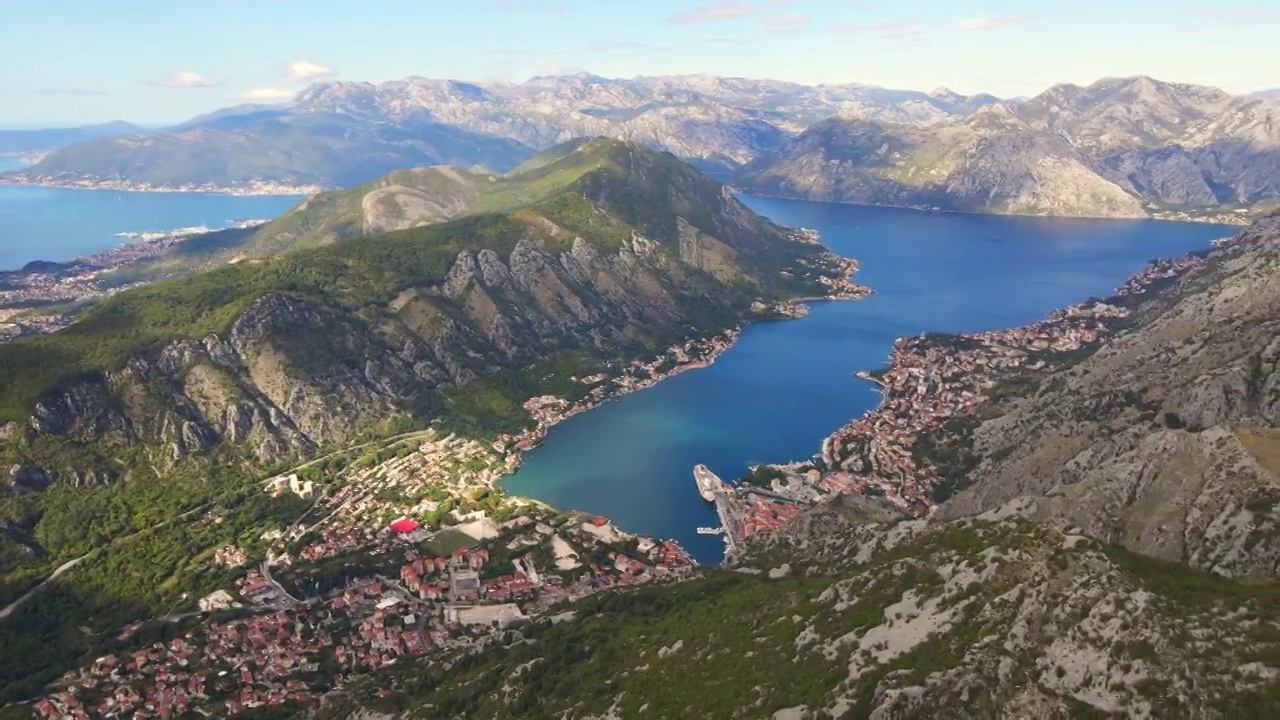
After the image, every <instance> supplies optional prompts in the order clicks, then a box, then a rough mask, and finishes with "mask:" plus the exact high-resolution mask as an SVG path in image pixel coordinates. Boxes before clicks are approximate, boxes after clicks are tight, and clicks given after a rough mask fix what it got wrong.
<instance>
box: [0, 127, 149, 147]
mask: <svg viewBox="0 0 1280 720" xmlns="http://www.w3.org/2000/svg"><path fill="white" fill-rule="evenodd" d="M142 131H143V129H142V128H141V127H139V126H137V125H134V124H133V123H127V122H119V121H117V122H109V123H103V124H101V125H85V126H82V127H72V128H50V129H47V130H0V153H5V154H18V153H36V152H47V151H49V150H55V149H57V148H60V147H64V146H66V145H72V144H74V143H78V142H84V141H86V140H95V139H98V138H105V137H112V136H115V135H133V134H137V133H140V132H142Z"/></svg>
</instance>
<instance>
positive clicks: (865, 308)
mask: <svg viewBox="0 0 1280 720" xmlns="http://www.w3.org/2000/svg"><path fill="white" fill-rule="evenodd" d="M746 200H747V203H748V204H749V205H750V206H751V207H752V208H753V209H755V210H756V211H757V212H760V213H762V214H764V215H767V216H769V217H771V218H773V219H774V220H777V221H778V222H781V223H783V224H786V225H793V226H802V227H810V228H815V229H817V230H818V231H819V232H820V233H821V234H822V241H823V242H824V243H825V244H826V245H827V246H828V247H830V248H831V249H832V250H834V251H835V252H837V253H840V254H841V255H845V256H848V257H854V258H858V259H859V260H861V261H862V272H861V273H859V275H858V277H857V279H858V281H859V282H862V283H863V284H866V285H870V286H871V287H872V288H874V289H875V291H876V294H875V295H873V296H871V297H870V298H868V299H866V300H862V301H857V302H823V303H815V304H814V305H813V308H812V312H811V313H810V314H809V316H808V317H806V318H803V319H801V320H792V321H783V322H771V323H762V324H756V325H752V326H750V327H748V328H747V329H746V331H745V332H743V334H742V338H741V339H740V341H739V342H738V344H737V345H736V346H735V347H734V348H732V349H731V350H729V351H728V352H726V353H725V354H724V355H722V356H721V357H720V359H719V360H718V361H717V362H716V363H715V364H714V365H712V366H711V367H710V368H707V369H704V370H697V371H694V372H689V373H685V374H682V375H678V376H676V377H674V378H671V379H669V380H667V381H665V382H662V383H659V384H658V385H657V386H655V387H653V388H650V389H649V390H645V391H643V392H640V393H636V394H633V395H628V396H626V397H623V398H620V399H618V400H615V401H613V402H611V403H608V404H606V405H604V406H603V407H600V408H598V409H596V410H593V411H591V412H588V413H584V414H582V415H578V416H576V417H573V418H570V419H569V420H567V421H565V422H564V423H561V424H560V425H557V426H556V427H555V428H553V429H552V430H551V432H550V433H549V434H548V436H547V439H546V442H545V443H544V444H543V445H542V446H541V447H538V448H536V449H534V450H533V451H531V452H529V453H528V454H527V455H525V458H524V464H523V466H522V467H521V469H520V470H519V472H517V473H516V474H515V475H513V476H512V477H510V478H508V479H507V480H506V481H505V487H506V488H507V489H508V490H509V491H511V492H513V493H516V494H519V495H526V496H531V497H535V498H538V499H541V500H544V501H546V502H549V503H551V504H552V505H555V506H557V507H560V508H564V509H578V510H585V511H589V512H593V513H598V514H600V515H604V516H606V517H609V518H611V519H612V520H614V521H615V522H616V523H617V524H618V525H619V527H621V528H622V529H624V530H628V531H631V532H639V533H645V534H649V535H655V536H659V537H671V538H676V539H678V540H679V541H680V542H681V543H682V544H683V545H684V546H685V548H687V549H688V550H690V552H692V553H693V554H694V556H695V557H697V558H698V560H699V561H700V562H703V563H704V564H713V563H716V562H719V561H720V559H721V558H722V556H723V544H722V542H721V541H720V540H719V539H718V538H716V537H707V536H702V535H698V534H696V533H695V528H696V527H697V526H699V525H716V524H717V521H716V516H715V512H714V511H713V510H712V509H711V506H710V505H708V504H706V503H704V502H703V501H702V500H701V499H700V498H699V497H698V495H697V492H696V490H695V488H694V484H693V477H692V468H693V466H694V465H695V464H696V463H700V462H701V463H706V464H707V465H708V466H710V467H711V469H712V470H714V471H715V472H717V473H719V474H720V475H721V476H722V477H724V478H726V479H728V478H734V477H738V476H740V475H741V474H742V473H744V472H745V471H746V469H747V467H748V465H751V464H754V463H757V462H783V461H788V460H800V459H804V458H807V457H809V456H810V455H812V454H813V453H814V452H815V451H817V449H818V447H819V444H820V443H821V441H822V438H823V437H825V436H826V435H828V434H829V433H830V432H831V431H833V430H835V429H836V428H838V427H840V426H841V425H843V424H844V423H846V422H848V421H849V420H851V419H853V418H854V417H856V416H858V415H860V414H862V413H863V412H865V411H867V410H869V409H871V408H872V407H874V406H875V403H876V402H877V400H878V399H879V396H878V395H877V394H876V393H875V392H874V391H873V389H872V386H871V385H870V384H868V383H866V382H863V381H861V380H858V379H856V378H854V377H853V376H852V373H853V372H854V371H856V370H859V369H873V368H876V367H880V366H881V365H883V364H884V362H885V359H886V358H887V356H888V353H889V350H890V347H891V346H892V344H893V341H894V339H895V338H898V337H902V336H906V335H913V334H917V333H920V332H922V331H943V332H968V331H977V330H987V329H993V328H1000V327H1010V326H1015V325H1020V324H1024V323H1027V322H1030V321H1033V320H1036V319H1039V318H1041V317H1043V316H1044V315H1046V314H1047V313H1049V312H1050V311H1051V310H1053V309H1055V308H1059V307H1062V306H1065V305H1069V304H1072V303H1074V302H1078V301H1080V300H1084V299H1086V298H1088V297H1090V296H1098V297H1105V296H1107V295H1109V294H1111V291H1112V290H1113V289H1114V288H1115V287H1116V286H1117V285H1118V284H1119V283H1120V282H1121V281H1123V280H1124V278H1126V277H1128V276H1129V275H1131V274H1132V273H1134V272H1136V271H1137V270H1139V269H1140V268H1141V267H1142V266H1143V264H1144V263H1145V262H1146V261H1147V260H1149V259H1153V258H1157V257H1167V256H1176V255H1181V254H1183V253H1186V252H1187V251H1189V250H1193V249H1199V248H1204V247H1206V246H1208V244H1209V242H1210V241H1211V240H1213V239H1215V238H1218V237H1224V236H1227V235H1230V234H1232V232H1233V231H1232V229H1231V228H1226V227H1221V226H1212V225H1201V224H1189V223H1165V222H1155V221H1111V220H1062V219H1041V218H1015V217H1000V216H991V215H960V214H949V213H923V212H915V211H910V210H894V209H885V208H870V207H860V206H853V205H835V204H826V203H808V202H797V201H789V200H775V199H766V198H751V197H748V198H746Z"/></svg>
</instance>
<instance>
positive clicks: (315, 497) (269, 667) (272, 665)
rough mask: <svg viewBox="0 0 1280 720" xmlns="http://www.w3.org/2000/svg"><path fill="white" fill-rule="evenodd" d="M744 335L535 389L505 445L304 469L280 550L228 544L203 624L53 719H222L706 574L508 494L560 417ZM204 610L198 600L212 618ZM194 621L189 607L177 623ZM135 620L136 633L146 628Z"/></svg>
mask: <svg viewBox="0 0 1280 720" xmlns="http://www.w3.org/2000/svg"><path fill="white" fill-rule="evenodd" d="M737 334H738V331H737V330H736V329H735V330H732V331H729V332H727V333H723V334H720V335H716V336H713V337H710V338H698V339H691V340H687V341H685V342H682V343H679V344H676V345H674V346H672V347H670V348H668V349H666V350H665V351H663V352H661V353H658V354H657V355H655V356H654V357H652V358H648V359H640V360H635V361H632V362H630V363H628V364H627V365H625V366H624V367H623V368H622V369H621V371H620V372H616V373H612V374H607V373H598V374H596V375H592V376H587V377H581V378H576V381H577V382H579V383H580V384H582V385H583V386H584V388H590V389H589V390H587V391H586V392H585V393H584V395H583V397H582V398H581V399H579V400H577V401H575V402H568V401H566V400H564V399H561V398H556V397H553V396H541V397H535V398H532V399H530V400H529V401H528V402H527V403H526V404H525V407H526V409H527V410H528V411H529V412H530V415H531V417H532V418H533V420H534V425H533V427H531V428H529V429H528V430H526V431H524V432H522V433H519V434H515V435H504V436H501V437H499V438H496V439H495V440H493V441H492V442H490V443H481V442H479V441H477V440H473V439H466V438H461V437H458V436H454V435H442V434H440V433H438V432H436V431H432V430H428V431H424V432H421V433H415V434H412V435H411V436H410V437H405V438H402V439H400V440H398V441H395V442H391V443H389V444H387V445H386V446H384V447H383V449H382V450H380V451H378V452H376V453H373V454H371V455H366V456H364V457H363V458H360V459H358V460H357V461H356V462H354V463H351V464H349V465H347V466H346V467H345V468H343V469H342V470H340V471H338V472H335V473H334V474H333V475H332V476H323V474H322V476H321V477H320V478H319V479H318V480H317V479H308V478H306V477H303V475H307V473H305V472H304V473H301V474H300V473H297V472H295V473H290V474H287V475H283V476H279V477H275V478H271V479H269V480H267V481H265V482H264V483H263V488H262V491H263V492H264V493H267V494H271V495H282V494H292V495H296V496H298V497H300V498H302V499H304V500H309V501H311V503H310V506H309V508H308V509H307V510H306V512H305V513H303V514H302V515H301V516H300V517H298V518H297V519H296V520H295V522H293V523H292V524H290V525H289V526H288V527H281V528H275V529H271V530H267V531H265V532H264V533H263V534H262V536H261V538H260V541H261V543H262V545H263V546H264V548H263V549H262V550H261V551H260V552H258V553H256V554H255V553H254V552H251V551H250V550H249V549H247V548H242V547H236V546H226V547H222V548H218V549H217V551H216V552H214V553H213V555H212V558H211V561H212V562H214V563H217V564H219V565H221V566H223V567H227V568H231V569H235V570H237V572H238V573H239V577H238V579H237V580H236V582H235V585H234V587H229V588H221V589H218V590H216V591H214V592H211V593H209V594H208V595H206V596H205V597H202V598H200V599H199V600H198V602H197V603H196V605H197V609H198V611H199V613H206V614H207V618H206V621H205V622H201V623H198V624H195V625H194V626H193V627H191V628H190V629H188V630H186V631H185V632H183V633H182V634H181V635H178V636H176V637H171V638H169V639H168V640H165V641H156V642H152V643H149V644H145V645H142V646H138V647H131V649H130V650H129V651H128V652H123V651H121V652H115V653H109V654H107V655H104V656H102V657H100V658H97V659H96V660H94V661H93V662H92V663H90V664H89V665H88V666H86V667H81V668H78V669H76V670H72V671H70V672H68V673H66V674H65V675H64V676H63V677H62V678H61V679H60V680H59V681H58V682H57V683H55V686H56V688H57V689H56V690H54V691H53V692H50V693H49V694H48V695H46V696H44V697H42V698H40V699H39V700H38V701H37V702H36V703H35V704H34V705H33V707H34V708H35V710H36V711H37V713H38V714H39V716H40V717H44V718H91V717H112V718H114V717H120V718H125V717H128V718H135V717H136V718H169V717H175V716H179V715H182V714H184V713H189V712H196V713H199V714H204V715H206V716H222V715H227V714H231V713H235V712H239V711H242V710H248V709H253V708H265V707H277V706H280V705H283V704H286V703H290V702H298V703H300V702H306V701H309V700H312V699H314V698H315V697H316V696H317V695H319V694H322V693H324V692H328V691H330V690H333V689H338V688H341V687H343V686H345V685H346V684H347V683H348V682H350V681H351V680H352V678H354V677H356V676H358V675H360V674H362V673H367V672H370V671H372V670H375V669H378V668H383V667H387V666H391V665H394V664H396V663H397V662H403V661H406V660H407V659H409V658H413V657H424V658H432V657H451V656H453V654H456V653H459V652H468V651H472V650H475V649H478V648H481V647H484V646H485V645H487V644H489V643H492V642H497V641H501V640H503V638H504V637H505V635H504V633H505V632H506V631H507V630H509V629H516V628H519V626H520V625H522V624H523V623H526V622H531V621H534V620H535V619H537V618H540V617H546V616H549V615H551V616H555V617H557V618H562V619H563V618H567V617H571V614H569V615H564V614H563V613H562V614H559V615H557V614H556V613H557V612H558V610H557V609H558V608H560V607H562V606H564V605H566V604H567V603H570V602H572V601H574V600H577V599H580V598H583V597H586V596H588V595H590V594H593V593H596V592H600V591H602V590H607V589H610V588H619V587H627V586H632V585H638V584H646V583H653V582H676V581H680V580H683V579H687V578H689V577H692V576H693V575H694V574H695V573H696V569H697V563H696V562H695V561H694V560H693V559H692V558H691V557H690V556H689V554H688V553H687V552H686V551H685V550H684V549H683V548H681V547H680V545H679V544H678V543H675V542H673V541H669V540H665V541H664V540H658V539H654V538H648V537H643V536H638V535H633V534H630V533H626V532H624V531H622V530H620V529H618V528H617V527H615V526H614V525H613V524H612V523H610V522H609V521H608V520H606V519H605V518H600V517H594V516H591V515H587V514H582V513H572V512H570V513H563V512H559V511H556V510H554V509H552V508H549V507H547V506H545V505H543V504H541V503H538V502H536V501H532V500H527V499H524V498H518V497H511V496H507V495H505V494H504V493H503V492H502V491H501V489H500V488H499V487H498V485H497V483H498V481H499V480H500V479H501V478H502V477H503V476H504V475H506V474H507V473H509V472H511V471H512V470H514V469H515V468H516V467H518V465H519V458H520V454H521V453H522V452H523V451H524V450H527V449H529V448H531V447H533V446H535V445H537V444H538V443H539V442H541V440H542V438H543V437H544V436H545V434H546V432H547V430H548V429H549V428H550V426H551V425H553V424H555V423H556V422H559V421H560V420H562V419H564V418H565V417H568V416H570V415H573V414H576V413H579V412H583V411H584V410H587V409H590V408H592V407H595V406H596V405H598V404H600V403H601V402H604V401H607V400H608V399H610V398H612V397H616V396H617V395H620V394H624V393H627V392H633V391H636V390H640V389H643V388H646V387H649V386H651V385H653V384H654V383H656V382H658V381H659V380H661V379H663V378H665V377H670V376H671V375H673V374H677V373H680V372H684V371H686V370H690V369H693V368H697V367H705V366H706V365H707V364H710V363H711V362H714V360H715V358H716V357H717V356H718V355H719V354H720V353H721V352H723V351H724V350H726V349H727V348H729V347H731V346H732V344H733V342H734V340H735V339H736V337H737ZM199 613H197V614H199ZM184 617H185V618H190V617H192V615H191V614H186V615H183V616H178V618H176V619H182V618H184ZM176 619H175V618H165V619H154V620H151V621H147V622H145V623H137V624H134V625H131V626H129V627H126V628H123V629H122V630H121V632H120V633H119V636H118V637H117V638H116V640H117V641H118V642H119V643H122V644H124V645H126V646H128V645H129V641H130V639H131V638H132V637H133V636H134V635H135V634H138V633H139V632H140V628H141V627H142V626H143V625H147V624H151V625H153V626H154V625H155V624H161V625H164V624H167V623H169V622H172V621H175V620H176Z"/></svg>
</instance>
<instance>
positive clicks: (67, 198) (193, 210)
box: [0, 157, 299, 270]
mask: <svg viewBox="0 0 1280 720" xmlns="http://www.w3.org/2000/svg"><path fill="white" fill-rule="evenodd" d="M21 166H22V165H21V163H19V162H18V161H17V160H16V159H15V158H11V157H0V172H3V171H5V170H14V169H17V168H19V167H21ZM298 200H299V198H297V197H291V196H256V197H239V196H232V195H211V194H205V193H147V192H116V191H112V190H68V189H63V188H48V187H37V186H30V185H0V270H16V269H18V268H21V267H22V266H23V265H25V264H26V263H28V262H30V261H32V260H53V261H58V262H61V261H65V260H70V259H72V258H76V257H80V256H82V255H88V254H91V253H95V252H99V251H101V250H106V249H107V248H111V247H115V246H116V245H119V244H120V243H121V242H123V241H122V240H121V239H120V238H118V237H116V233H120V232H129V231H148V230H172V229H174V228H180V227H192V226H195V225H204V226H207V227H213V228H218V227H224V226H226V225H227V224H228V222H229V221H231V220H239V219H247V218H272V217H275V216H277V215H279V214H281V213H283V212H284V211H285V210H287V209H289V208H290V207H292V206H293V205H295V204H296V203H297V202H298Z"/></svg>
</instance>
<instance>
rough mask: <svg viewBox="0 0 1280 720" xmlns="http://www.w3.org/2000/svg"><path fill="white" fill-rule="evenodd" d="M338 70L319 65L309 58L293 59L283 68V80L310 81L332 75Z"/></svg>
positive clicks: (294, 81)
mask: <svg viewBox="0 0 1280 720" xmlns="http://www.w3.org/2000/svg"><path fill="white" fill-rule="evenodd" d="M337 74H338V71H337V70H335V69H333V68H331V67H329V66H328V65H321V64H320V63H317V62H312V61H310V60H302V59H298V60H294V61H293V62H291V63H289V64H288V65H287V66H286V67H285V69H284V81H285V82H291V83H302V82H311V81H312V80H319V79H321V78H327V77H333V76H334V75H337Z"/></svg>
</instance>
